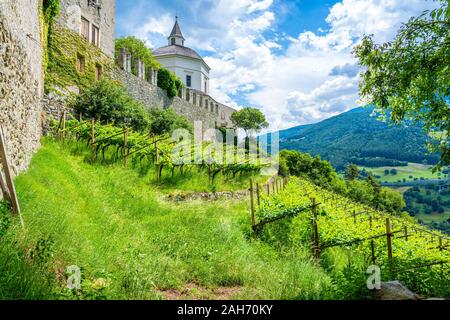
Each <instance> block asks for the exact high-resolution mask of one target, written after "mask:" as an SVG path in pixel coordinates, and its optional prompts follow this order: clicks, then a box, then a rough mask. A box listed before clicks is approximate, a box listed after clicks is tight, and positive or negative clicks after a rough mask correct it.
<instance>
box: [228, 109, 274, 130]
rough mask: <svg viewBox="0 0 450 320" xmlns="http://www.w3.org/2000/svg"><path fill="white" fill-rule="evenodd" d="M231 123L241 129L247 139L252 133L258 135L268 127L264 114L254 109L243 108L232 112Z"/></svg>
mask: <svg viewBox="0 0 450 320" xmlns="http://www.w3.org/2000/svg"><path fill="white" fill-rule="evenodd" d="M231 121H232V122H233V124H234V125H235V126H236V127H238V128H241V129H243V130H244V131H245V134H246V136H247V137H249V135H250V134H251V133H252V132H255V133H258V132H260V131H261V130H262V129H264V128H267V127H268V126H269V123H268V122H267V120H266V117H265V116H264V114H263V113H262V112H261V111H260V110H259V109H256V108H244V109H242V110H240V111H236V112H234V113H233V114H232V115H231Z"/></svg>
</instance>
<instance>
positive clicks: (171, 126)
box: [150, 109, 192, 135]
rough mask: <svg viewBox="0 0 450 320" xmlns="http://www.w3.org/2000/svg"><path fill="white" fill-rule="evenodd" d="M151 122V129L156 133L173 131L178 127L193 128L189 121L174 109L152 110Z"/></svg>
mask: <svg viewBox="0 0 450 320" xmlns="http://www.w3.org/2000/svg"><path fill="white" fill-rule="evenodd" d="M150 117H151V121H152V122H151V124H150V131H151V132H152V133H154V134H156V135H162V134H165V133H169V134H170V133H172V132H173V131H174V130H176V129H188V130H191V129H192V126H191V124H190V123H189V121H188V120H187V119H186V118H185V117H183V116H180V115H178V114H176V113H175V111H173V109H166V110H160V109H152V110H151V111H150Z"/></svg>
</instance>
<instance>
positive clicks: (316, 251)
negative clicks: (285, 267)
mask: <svg viewBox="0 0 450 320" xmlns="http://www.w3.org/2000/svg"><path fill="white" fill-rule="evenodd" d="M312 212H313V219H312V220H313V221H312V222H313V232H314V234H313V255H314V258H315V259H316V260H319V259H320V247H319V227H318V225H317V202H316V198H313V199H312Z"/></svg>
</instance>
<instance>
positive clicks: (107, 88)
mask: <svg viewBox="0 0 450 320" xmlns="http://www.w3.org/2000/svg"><path fill="white" fill-rule="evenodd" d="M73 108H74V109H75V112H76V113H77V114H80V113H81V114H82V115H83V117H84V118H87V119H95V120H97V121H100V122H101V123H108V122H109V123H114V124H115V125H117V126H122V125H128V126H131V127H132V128H133V129H135V130H146V129H148V128H149V126H150V116H149V114H148V112H147V111H146V110H145V107H144V106H143V105H142V104H141V103H140V102H137V101H136V100H134V99H133V98H132V97H131V96H130V95H129V94H128V92H127V91H126V89H125V88H124V87H123V86H122V85H121V84H119V83H116V82H113V81H111V80H106V79H102V80H101V81H97V82H94V83H93V85H92V86H90V87H89V88H87V89H86V90H85V91H83V92H82V93H81V94H80V95H78V96H77V97H76V98H75V99H74V102H73Z"/></svg>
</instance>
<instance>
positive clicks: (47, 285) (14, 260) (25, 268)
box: [0, 236, 57, 300]
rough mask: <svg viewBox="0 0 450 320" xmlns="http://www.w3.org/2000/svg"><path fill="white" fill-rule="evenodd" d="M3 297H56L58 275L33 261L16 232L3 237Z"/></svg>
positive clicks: (0, 282)
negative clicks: (56, 278) (27, 254)
mask: <svg viewBox="0 0 450 320" xmlns="http://www.w3.org/2000/svg"><path fill="white" fill-rule="evenodd" d="M0 241H1V245H0V299H1V300H46V299H53V298H55V297H56V296H55V294H54V292H55V291H57V284H56V283H55V276H54V274H51V273H50V272H49V270H47V269H45V268H42V266H41V265H39V264H37V263H30V261H29V258H28V257H27V256H26V253H25V249H23V248H21V247H20V245H19V244H18V242H19V241H18V239H17V238H14V237H12V236H7V237H6V238H5V237H2V238H0Z"/></svg>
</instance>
